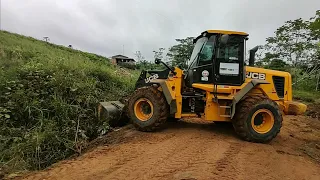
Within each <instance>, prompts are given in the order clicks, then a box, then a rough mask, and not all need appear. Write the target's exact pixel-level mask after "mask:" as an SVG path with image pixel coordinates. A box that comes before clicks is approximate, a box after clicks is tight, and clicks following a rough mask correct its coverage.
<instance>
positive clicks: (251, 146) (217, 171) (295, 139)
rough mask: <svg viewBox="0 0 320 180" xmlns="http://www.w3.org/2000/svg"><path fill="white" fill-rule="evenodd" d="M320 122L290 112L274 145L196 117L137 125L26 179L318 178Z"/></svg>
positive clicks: (319, 175) (103, 139)
mask: <svg viewBox="0 0 320 180" xmlns="http://www.w3.org/2000/svg"><path fill="white" fill-rule="evenodd" d="M319 128H320V124H319V121H317V120H315V119H312V118H308V117H304V116H296V117H295V116H288V117H287V118H286V119H285V121H284V125H283V128H282V131H281V133H280V134H279V135H278V136H277V137H276V138H275V139H274V140H273V141H272V142H271V143H269V144H255V143H249V142H245V141H242V140H240V139H239V138H238V137H237V136H236V135H235V133H234V131H233V130H232V125H231V124H229V125H228V124H226V125H223V126H220V125H219V126H218V125H215V124H213V123H207V122H198V121H197V120H196V119H193V120H190V119H189V120H187V121H179V122H176V123H169V124H168V127H167V128H166V129H164V130H162V131H158V132H152V133H144V132H139V131H136V130H135V129H134V128H133V127H132V126H126V127H124V128H122V129H119V130H116V131H115V132H112V133H110V134H109V135H108V136H106V137H105V138H101V139H99V140H96V142H95V143H93V144H92V146H95V145H99V144H104V145H103V146H99V147H98V148H95V149H94V150H92V151H90V152H87V153H85V154H83V155H82V156H80V157H78V158H75V159H72V160H66V161H62V162H60V163H58V164H55V165H54V166H52V167H51V168H49V169H47V170H44V171H40V172H35V173H31V174H27V175H25V176H23V177H22V178H23V179H77V180H79V179H257V178H262V179H281V180H282V179H319V177H320V162H319V161H318V159H317V158H318V157H319V155H320V153H319V151H318V150H319V149H317V148H318V146H319V144H318V143H319V139H320V132H319Z"/></svg>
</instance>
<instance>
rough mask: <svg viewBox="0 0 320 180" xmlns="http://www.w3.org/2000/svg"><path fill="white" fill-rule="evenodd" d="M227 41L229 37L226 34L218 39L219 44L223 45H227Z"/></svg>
mask: <svg viewBox="0 0 320 180" xmlns="http://www.w3.org/2000/svg"><path fill="white" fill-rule="evenodd" d="M228 40H229V35H228V34H224V35H222V36H221V37H220V43H221V44H223V45H225V44H227V43H228Z"/></svg>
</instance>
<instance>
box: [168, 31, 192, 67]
mask: <svg viewBox="0 0 320 180" xmlns="http://www.w3.org/2000/svg"><path fill="white" fill-rule="evenodd" d="M193 39H194V38H193V37H187V38H185V39H176V41H177V42H178V43H179V44H177V45H174V46H172V47H171V48H169V52H168V53H167V56H168V57H169V59H170V60H171V62H172V65H173V66H181V67H183V68H185V67H187V64H186V62H187V61H188V59H189V58H190V56H191V54H192V50H193V47H194V45H193Z"/></svg>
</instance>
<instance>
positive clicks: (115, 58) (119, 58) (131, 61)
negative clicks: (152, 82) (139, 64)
mask: <svg viewBox="0 0 320 180" xmlns="http://www.w3.org/2000/svg"><path fill="white" fill-rule="evenodd" d="M111 63H112V64H115V65H118V64H119V63H120V64H121V63H128V64H135V63H136V61H135V60H134V59H133V58H129V57H127V56H123V55H120V54H119V55H115V56H112V57H111Z"/></svg>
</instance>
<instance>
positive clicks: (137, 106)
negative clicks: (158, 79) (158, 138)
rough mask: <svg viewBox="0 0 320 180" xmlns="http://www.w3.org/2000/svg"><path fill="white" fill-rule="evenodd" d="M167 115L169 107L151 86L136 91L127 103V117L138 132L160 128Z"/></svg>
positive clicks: (161, 94) (161, 95)
mask: <svg viewBox="0 0 320 180" xmlns="http://www.w3.org/2000/svg"><path fill="white" fill-rule="evenodd" d="M168 115H169V106H168V103H167V101H166V99H165V97H164V95H163V93H162V92H160V91H159V90H158V89H157V88H155V87H152V86H147V87H142V88H139V89H137V90H136V91H135V92H134V93H133V94H132V95H131V98H130V99H129V102H128V116H129V118H130V120H131V122H132V124H133V125H134V126H135V127H136V128H137V129H138V130H140V131H154V130H156V129H158V128H161V127H162V126H163V124H164V123H165V122H166V120H167V118H168Z"/></svg>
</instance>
